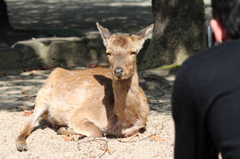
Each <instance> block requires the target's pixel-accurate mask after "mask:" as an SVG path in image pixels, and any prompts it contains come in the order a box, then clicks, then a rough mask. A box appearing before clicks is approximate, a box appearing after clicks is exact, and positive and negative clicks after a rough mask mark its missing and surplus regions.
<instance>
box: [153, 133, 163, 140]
mask: <svg viewBox="0 0 240 159" xmlns="http://www.w3.org/2000/svg"><path fill="white" fill-rule="evenodd" d="M149 138H150V139H154V140H155V141H164V139H162V138H159V137H158V136H157V135H155V134H153V135H151V136H150V137H149Z"/></svg>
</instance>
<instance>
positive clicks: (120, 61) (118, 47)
mask: <svg viewBox="0 0 240 159" xmlns="http://www.w3.org/2000/svg"><path fill="white" fill-rule="evenodd" d="M97 28H98V30H99V31H100V33H101V36H102V39H103V43H104V45H105V47H106V53H107V56H108V59H109V63H110V69H111V70H112V74H113V77H114V78H115V79H116V80H124V79H128V78H129V77H131V76H132V75H133V74H134V73H135V71H136V69H137V68H136V60H137V58H136V56H137V54H138V53H139V51H140V49H141V48H142V46H143V44H144V42H145V40H146V39H147V37H148V35H149V34H150V33H151V32H152V29H153V24H152V25H150V26H148V27H147V28H145V29H143V30H141V31H140V32H138V33H137V34H133V35H131V36H128V35H116V34H111V32H110V31H109V30H108V29H107V28H104V27H102V26H101V25H100V24H98V23H97Z"/></svg>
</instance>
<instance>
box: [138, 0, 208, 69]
mask: <svg viewBox="0 0 240 159" xmlns="http://www.w3.org/2000/svg"><path fill="white" fill-rule="evenodd" d="M152 12H153V18H154V25H155V26H154V30H153V36H152V40H151V43H150V45H149V47H148V49H147V52H146V53H145V55H144V57H143V59H142V61H141V63H140V66H139V68H140V69H141V70H145V69H149V68H154V67H158V66H162V65H167V64H173V63H175V64H181V63H182V62H183V61H184V60H185V59H186V58H188V57H189V56H191V55H192V54H194V53H195V52H196V51H199V50H201V49H202V48H203V28H204V27H203V26H204V22H205V14H204V3H203V0H152Z"/></svg>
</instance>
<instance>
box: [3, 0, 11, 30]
mask: <svg viewBox="0 0 240 159" xmlns="http://www.w3.org/2000/svg"><path fill="white" fill-rule="evenodd" d="M0 22H1V24H0V35H5V34H7V32H8V31H13V28H12V27H11V24H10V22H9V19H8V14H7V5H6V3H5V2H4V0H0Z"/></svg>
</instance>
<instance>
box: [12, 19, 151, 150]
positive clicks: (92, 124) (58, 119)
mask: <svg viewBox="0 0 240 159" xmlns="http://www.w3.org/2000/svg"><path fill="white" fill-rule="evenodd" d="M97 28H98V29H99V31H100V33H101V36H102V39H103V42H104V45H105V46H106V53H107V56H108V59H109V62H110V68H109V69H107V68H95V69H89V70H81V71H68V70H64V69H61V68H57V69H55V70H54V71H53V72H52V73H51V74H50V75H49V77H48V79H47V80H46V82H45V84H44V85H43V87H42V88H41V89H40V90H39V92H38V94H37V98H36V101H35V109H34V113H33V114H32V115H31V117H30V120H29V121H28V123H27V124H26V125H25V127H24V128H23V130H22V131H21V133H20V135H19V136H18V138H17V140H16V147H17V150H19V151H27V150H28V146H27V143H26V138H27V136H28V135H29V134H30V133H31V132H32V130H33V128H34V125H35V122H36V121H37V120H38V119H39V118H40V117H42V118H43V119H46V120H47V121H49V122H50V124H52V125H53V126H55V127H56V126H57V127H60V129H59V130H58V133H59V134H62V135H73V134H82V135H85V136H88V137H92V138H96V137H102V136H103V135H106V136H113V137H129V136H132V135H134V134H136V133H138V132H141V131H142V130H145V126H146V120H147V115H148V104H147V99H146V97H145V95H144V92H143V91H142V89H141V88H140V87H139V83H138V75H137V68H136V56H137V54H138V52H139V51H140V49H141V48H142V45H143V44H144V41H145V40H146V38H147V36H148V35H149V34H150V33H151V31H152V29H153V25H150V26H149V27H147V28H145V29H143V30H141V31H140V32H139V33H137V34H136V35H134V34H133V35H131V36H128V35H115V34H111V33H110V32H109V31H108V29H106V28H103V27H102V26H101V25H99V24H98V23H97Z"/></svg>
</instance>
